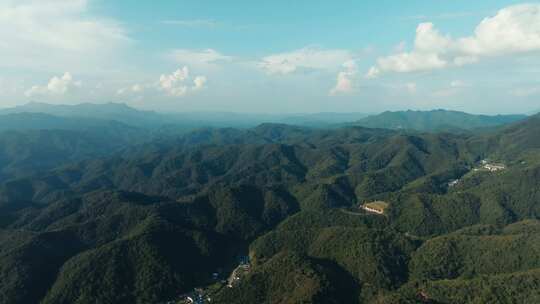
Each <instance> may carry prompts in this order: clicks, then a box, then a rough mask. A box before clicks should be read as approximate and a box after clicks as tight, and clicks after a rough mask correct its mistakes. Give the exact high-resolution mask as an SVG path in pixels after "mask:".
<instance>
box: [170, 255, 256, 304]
mask: <svg viewBox="0 0 540 304" xmlns="http://www.w3.org/2000/svg"><path fill="white" fill-rule="evenodd" d="M250 271H251V262H250V259H249V256H240V257H238V266H237V267H236V268H234V270H233V271H232V272H231V274H230V275H229V277H228V278H227V279H225V278H223V277H222V276H221V274H220V272H214V273H213V274H212V282H213V284H210V285H209V286H207V287H206V288H195V289H194V290H193V291H192V292H189V293H186V294H183V295H180V296H178V298H177V299H176V300H172V301H168V302H166V303H165V304H208V303H212V298H213V296H214V295H215V294H216V293H218V292H219V291H220V290H221V289H222V288H225V287H226V288H234V287H235V286H237V285H238V284H239V283H240V282H241V281H242V279H243V278H244V277H245V276H246V275H248V274H249V272H250Z"/></svg>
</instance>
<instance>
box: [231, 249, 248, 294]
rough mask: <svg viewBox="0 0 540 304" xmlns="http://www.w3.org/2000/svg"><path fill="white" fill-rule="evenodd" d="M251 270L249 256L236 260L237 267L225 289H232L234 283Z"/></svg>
mask: <svg viewBox="0 0 540 304" xmlns="http://www.w3.org/2000/svg"><path fill="white" fill-rule="evenodd" d="M250 269H251V263H250V260H249V256H241V257H240V258H239V259H238V267H236V269H235V270H234V271H233V272H232V274H231V276H230V277H229V279H228V280H227V287H229V288H233V287H234V285H235V284H236V283H238V282H239V281H240V279H241V278H242V276H243V275H245V274H247V273H248V272H249V270H250Z"/></svg>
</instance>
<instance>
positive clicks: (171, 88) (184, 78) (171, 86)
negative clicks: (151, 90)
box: [158, 66, 207, 97]
mask: <svg viewBox="0 0 540 304" xmlns="http://www.w3.org/2000/svg"><path fill="white" fill-rule="evenodd" d="M206 81H207V79H206V77H205V76H196V77H195V78H194V79H193V80H192V79H191V76H190V72H189V68H188V67H186V66H184V67H183V68H181V69H178V70H176V71H175V72H174V73H172V74H168V75H161V77H160V78H159V83H158V87H159V89H160V90H161V91H163V92H165V93H166V94H167V95H169V96H173V97H182V96H184V95H186V94H187V93H188V92H190V91H199V90H201V89H203V88H204V87H205V85H206Z"/></svg>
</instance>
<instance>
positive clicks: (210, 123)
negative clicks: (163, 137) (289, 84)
mask: <svg viewBox="0 0 540 304" xmlns="http://www.w3.org/2000/svg"><path fill="white" fill-rule="evenodd" d="M7 114H26V115H28V114H34V116H32V117H30V118H32V119H33V121H34V124H32V125H37V126H39V124H37V122H38V120H39V119H41V120H43V123H44V124H43V125H42V126H43V128H44V129H47V127H48V125H49V124H52V125H53V126H56V125H55V123H56V124H58V123H66V124H68V123H70V122H72V121H73V119H83V120H85V121H89V120H94V123H95V122H98V121H117V122H120V123H123V124H126V125H129V126H133V127H138V128H152V129H156V128H157V129H164V130H169V131H170V130H171V129H178V128H182V129H185V130H193V129H197V128H203V127H220V128H222V127H235V128H252V127H255V126H257V125H259V124H262V123H286V124H291V125H300V126H309V127H317V128H321V127H329V126H333V125H335V124H342V123H348V122H352V121H356V120H358V119H361V118H363V117H365V116H366V115H365V114H362V113H314V114H256V113H253V114H250V113H228V112H185V113H181V112H179V113H174V112H172V113H157V112H154V111H143V110H138V109H135V108H132V107H130V106H128V105H126V104H123V103H112V102H111V103H104V104H93V103H82V104H77V105H53V104H47V103H40V102H30V103H27V104H25V105H20V106H16V107H13V108H7V109H2V110H0V118H2V119H1V120H4V119H7V120H13V119H15V118H17V117H19V118H20V116H14V115H11V116H6V115H7ZM38 114H39V115H41V117H39V116H37V115H38ZM44 114H47V115H52V116H56V117H61V118H64V121H62V122H55V123H53V122H50V121H48V120H46V119H45V118H46V116H45V115H44ZM49 118H51V117H50V116H49ZM66 119H68V120H67V121H66ZM69 119H71V120H69ZM16 123H17V121H14V122H13V123H11V124H10V125H8V124H7V123H2V124H0V128H5V127H6V126H13V127H16ZM21 126H22V125H21ZM175 133H178V131H177V130H176V131H175Z"/></svg>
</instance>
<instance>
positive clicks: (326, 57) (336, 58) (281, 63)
mask: <svg viewBox="0 0 540 304" xmlns="http://www.w3.org/2000/svg"><path fill="white" fill-rule="evenodd" d="M352 59H353V56H352V54H351V52H349V51H347V50H339V49H334V50H323V49H319V48H315V47H306V48H303V49H300V50H296V51H292V52H286V53H280V54H274V55H270V56H266V57H264V58H262V59H261V60H260V61H259V62H258V63H257V66H258V67H259V68H261V69H263V70H265V71H266V72H267V73H269V74H282V75H284V74H290V73H294V72H297V71H299V70H306V69H307V70H325V69H337V68H339V67H340V66H341V65H342V64H343V62H347V61H350V60H352Z"/></svg>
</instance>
